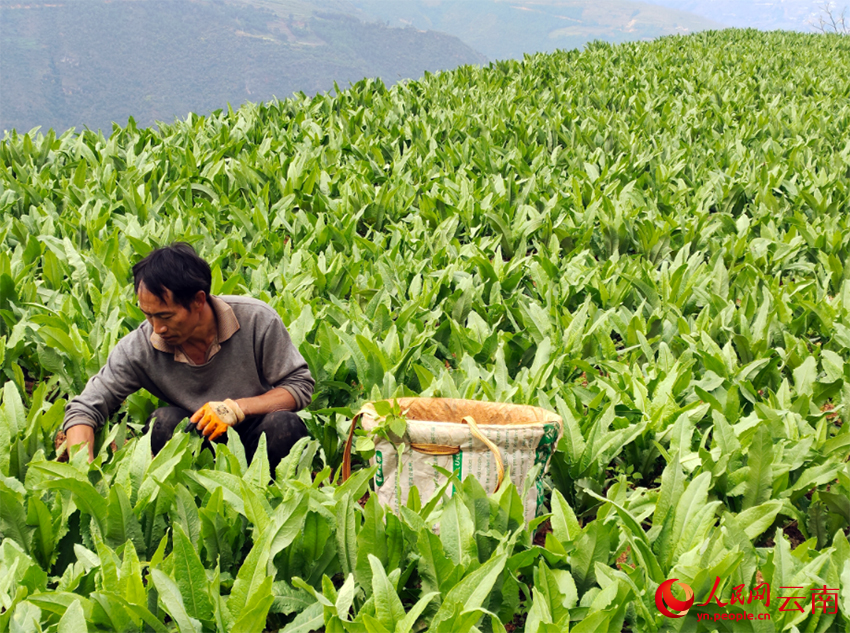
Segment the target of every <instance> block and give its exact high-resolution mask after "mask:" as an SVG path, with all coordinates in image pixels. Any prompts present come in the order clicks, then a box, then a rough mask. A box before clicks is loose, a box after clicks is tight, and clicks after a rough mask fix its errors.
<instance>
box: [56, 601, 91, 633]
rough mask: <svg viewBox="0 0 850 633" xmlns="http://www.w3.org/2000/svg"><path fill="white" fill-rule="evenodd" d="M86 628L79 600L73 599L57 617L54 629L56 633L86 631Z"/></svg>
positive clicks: (82, 632)
mask: <svg viewBox="0 0 850 633" xmlns="http://www.w3.org/2000/svg"><path fill="white" fill-rule="evenodd" d="M88 630H89V628H88V624H87V623H86V617H85V615H84V614H83V606H82V605H81V604H80V601H79V600H75V601H74V602H72V603H71V605H70V606H69V607H68V608H67V609H66V610H65V613H64V614H63V615H62V617H61V618H59V626H58V628H57V629H56V631H57V633H86V631H88Z"/></svg>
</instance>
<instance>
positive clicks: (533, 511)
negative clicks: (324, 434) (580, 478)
mask: <svg viewBox="0 0 850 633" xmlns="http://www.w3.org/2000/svg"><path fill="white" fill-rule="evenodd" d="M398 404H399V406H400V407H401V410H402V411H404V412H405V417H406V418H407V429H406V431H405V433H404V437H402V438H398V437H394V438H393V439H394V440H396V443H401V442H403V443H404V444H405V446H404V450H403V453H402V464H401V468H399V466H398V450H397V448H396V446H395V445H393V444H392V443H390V442H388V441H387V440H386V439H384V438H382V437H380V436H374V440H375V456H374V457H373V458H372V460H371V463H372V464H373V465H377V466H378V470H377V473H376V474H375V488H376V490H377V493H378V500H379V501H380V502H381V503H382V504H384V505H389V506H391V507H392V508H393V509H395V510H396V511H398V509H399V506H400V505H404V504H406V503H407V496H408V494H409V492H410V489H411V488H412V487H413V486H416V488H417V489H418V491H419V497H420V499H421V500H422V503H427V501H428V500H429V499H430V498H431V497H432V496H433V494H434V493H435V492H436V491H437V490H438V489H439V488H440V486H441V485H442V484H443V483H444V482H445V477H444V476H443V475H442V474H440V473H439V472H438V471H437V470H436V469H435V468H434V467H435V466H439V467H441V468H444V469H446V470H448V471H454V472H455V473H457V475H458V477H459V478H460V479H461V480H463V479H464V478H465V477H468V476H469V475H474V476H475V477H476V478H477V479H478V481H479V483H481V485H482V486H483V487H484V489H485V490H487V492H495V491H496V490H498V489H499V487H500V486H501V484H502V479H503V477H504V473H505V468H506V467H508V468H509V472H510V477H511V480H512V481H513V483H514V484H515V485H516V487H517V489H518V490H519V491H520V493H521V492H522V488H523V484H524V482H525V479H526V476H527V475H528V472H529V471H530V470H531V469H532V468H533V467H534V466H535V465H537V464H541V465H542V468H541V470H540V472H539V474H538V475H537V478H536V480H535V485H534V486H532V487H531V489H530V490H529V491H528V495H527V497H526V498H525V499H523V505H524V510H525V518H526V521H530V520H531V519H533V518H534V517H535V516H536V515H537V514H538V512H539V511H541V506H542V505H543V502H544V497H543V474H544V473H545V472H546V468H547V467H548V465H549V460H550V458H551V456H552V453H553V452H554V450H555V447H556V446H557V444H558V440H559V439H560V437H561V433H562V432H563V423H562V421H561V419H560V418H559V417H558V416H557V415H556V414H554V413H552V412H551V411H547V410H545V409H541V408H539V407H532V406H529V405H517V404H506V403H493V402H479V401H476V400H458V399H452V398H398ZM358 419H359V420H360V422H361V424H362V426H363V428H364V429H365V430H366V431H372V430H373V429H374V428H375V427H376V426H377V425H378V424H379V423H380V420H381V417H380V416H379V415H378V413H377V412H376V410H375V406H374V405H373V404H372V403H367V404H365V405H364V406H363V407H362V408H361V409H360V411H359V412H358V413H357V415H355V416H354V419H353V420H352V423H351V430H350V432H349V435H348V441H347V442H346V445H345V453H344V456H343V466H342V468H343V480H346V479H347V478H348V476H349V475H350V473H351V445H352V441H353V439H354V429H355V427H356V425H357V421H358ZM397 490H400V492H401V499H399V498H398V494H397ZM450 492H451V490H450Z"/></svg>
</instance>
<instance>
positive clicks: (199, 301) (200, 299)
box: [192, 290, 207, 310]
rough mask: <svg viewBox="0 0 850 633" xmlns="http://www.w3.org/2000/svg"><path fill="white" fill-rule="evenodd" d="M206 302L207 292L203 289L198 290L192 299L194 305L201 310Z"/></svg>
mask: <svg viewBox="0 0 850 633" xmlns="http://www.w3.org/2000/svg"><path fill="white" fill-rule="evenodd" d="M206 302H207V293H206V292H204V291H203V290H198V292H196V293H195V297H194V298H193V299H192V305H193V306H194V307H195V308H197V309H198V310H201V309H202V308H203V307H204V304H205V303H206Z"/></svg>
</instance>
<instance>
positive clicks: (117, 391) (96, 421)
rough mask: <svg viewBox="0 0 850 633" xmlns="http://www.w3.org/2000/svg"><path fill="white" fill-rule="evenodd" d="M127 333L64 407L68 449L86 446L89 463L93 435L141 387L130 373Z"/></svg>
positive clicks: (130, 352) (132, 361)
mask: <svg viewBox="0 0 850 633" xmlns="http://www.w3.org/2000/svg"><path fill="white" fill-rule="evenodd" d="M137 336H138V334H136V332H131V333H130V334H128V335H127V336H125V337H124V338H123V339H121V340H120V341H119V342H118V344H117V345H116V346H115V347H114V348H113V349H112V351H111V352H110V353H109V357H108V358H107V359H106V364H105V365H104V366H103V367H101V369H100V371H99V372H98V373H97V374H95V375H94V376H92V377H91V378H90V379H89V381H88V383H86V387H85V389H83V392H82V393H81V394H80V395H79V396H77V397H76V398H73V399H72V400H71V401H70V402H69V403H68V404H67V405H66V406H65V421H64V423H63V426H62V428H63V430H64V431H65V437H66V443H67V445H68V447H69V448H70V447H71V446H74V445H76V444H82V443H83V442H88V446H89V458H90V461H91V460H93V459H94V432H95V430H96V429H98V428H100V427H101V426H103V424H104V422H105V421H106V418H108V417H109V416H110V415H111V414H112V413H113V412H114V411H115V410H116V409H118V407H120V406H121V403H122V402H123V401H124V399H125V398H126V397H127V396H129V395H130V394H131V393H133V392H135V391H138V390H139V389H140V388H141V387H142V385H141V383H140V381H139V378H138V375H137V373H136V370H135V369H134V365H135V359H134V356H133V349H132V346H133V339H131V337H137Z"/></svg>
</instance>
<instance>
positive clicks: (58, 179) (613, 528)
mask: <svg viewBox="0 0 850 633" xmlns="http://www.w3.org/2000/svg"><path fill="white" fill-rule="evenodd" d="M848 67H850V41H848V40H847V39H841V38H838V37H819V36H807V35H800V34H785V33H771V34H764V33H756V32H749V31H747V32H740V31H738V32H736V31H727V32H721V33H704V34H699V35H695V36H690V37H675V38H665V39H662V40H659V41H656V42H653V43H635V44H627V45H622V46H616V47H612V46H607V45H598V46H591V47H589V48H588V49H587V50H585V51H584V52H581V53H579V52H568V53H559V54H555V55H551V56H543V55H540V56H535V57H530V58H527V59H526V60H525V61H524V62H503V63H497V64H494V65H491V66H490V67H489V68H486V69H473V68H461V69H459V70H457V71H454V72H451V73H446V74H442V75H438V76H430V75H429V76H426V77H425V78H424V79H423V80H421V81H419V82H411V83H408V84H405V85H399V86H396V87H394V88H393V89H392V90H387V89H385V88H384V87H383V86H382V85H380V84H376V83H373V82H369V81H364V82H361V83H359V84H357V85H356V86H354V87H352V88H351V89H349V90H346V91H344V92H341V93H340V94H338V95H337V96H334V97H331V96H319V97H316V98H314V99H307V98H301V99H294V100H288V101H284V102H279V103H271V104H266V105H247V106H244V107H242V108H240V109H239V110H238V111H230V110H228V111H226V112H221V113H218V114H215V115H213V116H210V117H208V118H201V117H195V116H190V117H189V118H188V119H187V120H185V121H181V122H176V123H175V124H173V125H161V126H160V130H159V131H153V130H146V129H145V130H140V129H136V127H135V126H134V125H132V123H131V125H129V126H128V127H126V128H123V129H121V128H116V129H114V130H113V133H112V135H111V136H110V137H109V138H104V137H102V136H98V135H96V134H93V133H91V132H84V133H81V134H79V135H73V134H70V133H69V134H64V135H62V136H61V137H57V136H56V135H55V134H54V133H53V132H48V133H46V134H41V133H38V134H29V135H24V134H20V133H18V134H15V133H13V134H12V135H11V136H8V137H7V138H6V139H4V140H3V141H2V143H0V156H1V157H2V161H1V162H0V242H2V244H3V249H2V250H0V316H2V320H0V367H2V371H3V372H4V373H5V380H7V382H6V383H5V387H4V388H3V390H2V408H0V412H1V414H0V446H2V449H0V475H1V476H2V478H0V532H2V536H3V541H2V545H0V630H6V629H11V630H13V631H16V632H17V631H21V632H30V631H45V632H46V631H51V632H52V631H58V632H60V633H64V632H65V631H82V630H85V628H86V627H88V630H90V631H94V630H118V631H135V630H153V631H180V632H181V633H188V632H190V631H191V632H197V631H202V630H203V631H207V630H210V631H211V630H220V631H225V630H226V631H240V632H247V631H255V632H260V631H263V630H265V629H272V630H276V629H278V628H280V627H286V628H285V629H284V630H285V631H287V632H288V633H292V632H296V631H297V632H305V633H306V632H307V631H310V630H313V629H318V628H321V627H325V630H326V631H348V632H358V633H359V632H368V633H373V632H384V631H388V632H399V633H402V632H407V631H418V630H421V629H424V628H428V629H429V630H433V631H452V632H455V633H457V632H466V631H476V630H477V631H482V632H490V631H504V630H506V629H507V630H521V629H522V628H523V627H524V630H526V631H529V632H530V633H537V632H539V633H551V632H554V631H565V630H566V629H567V627H568V626H569V630H571V631H574V632H576V633H583V632H596V631H612V632H613V631H621V630H629V631H660V630H688V631H695V630H715V629H718V630H734V631H749V630H752V631H788V630H790V631H807V632H812V633H814V632H825V631H845V630H850V626H848V625H849V624H850V545H848V540H847V534H848V528H850V467H848V461H847V460H848V455H850V409H848V407H847V405H848V402H850V382H848V381H850V363H848V360H850V315H849V314H848V311H850V281H848V279H850V264H848V262H850V215H848V213H847V211H848V208H850V207H848V199H850V137H848V135H847V130H848V129H850V103H848V100H847V95H848V94H850V75H848V74H847V72H846V69H847V68H848ZM177 239H182V240H187V241H189V242H191V243H193V244H194V245H195V246H196V248H197V249H198V250H199V252H200V253H201V255H202V256H204V257H205V258H207V259H208V261H210V262H211V265H212V267H213V277H214V288H213V291H214V292H215V293H219V294H227V293H231V294H250V295H251V296H254V297H258V298H260V299H263V300H265V301H267V302H269V303H270V304H271V305H273V306H274V307H275V308H276V309H277V310H278V312H279V313H280V315H281V316H282V317H283V319H284V322H285V323H287V324H288V326H289V329H290V332H291V334H292V338H293V340H294V341H295V343H296V344H297V345H298V346H299V348H300V350H301V352H302V354H303V355H304V357H305V358H306V359H307V361H308V363H309V365H310V367H311V369H312V372H313V374H314V376H315V377H316V379H317V390H316V398H315V401H314V403H313V405H312V406H311V407H310V409H309V411H308V412H307V413H306V414H305V418H306V419H307V422H308V426H309V428H310V430H311V434H312V436H313V439H312V440H310V441H309V442H307V443H302V444H301V445H299V446H298V447H297V450H295V451H293V453H292V455H291V456H290V458H289V459H288V460H286V461H285V462H284V463H282V464H281V466H280V467H279V468H278V469H277V472H276V473H269V472H268V463H267V462H265V461H264V460H262V459H256V460H255V461H254V462H253V463H251V464H250V465H249V464H247V463H246V460H245V456H244V452H243V450H242V448H241V446H240V444H239V442H238V438H237V437H236V436H232V437H230V440H229V443H228V445H227V446H224V445H221V446H218V447H217V455H216V456H215V458H213V456H212V455H210V453H209V452H208V451H204V452H202V451H201V450H200V440H199V439H198V438H197V437H195V436H193V435H189V434H183V433H180V434H177V435H179V437H175V439H174V440H172V442H171V443H170V444H169V445H168V446H167V447H166V449H165V450H164V451H163V452H162V453H160V454H159V455H158V456H157V457H156V458H155V459H151V455H150V450H149V448H150V445H149V439H148V438H146V437H138V434H137V431H138V429H139V428H140V425H141V423H142V422H143V421H144V419H145V417H146V415H147V414H148V413H149V412H150V411H151V410H152V409H153V408H155V406H156V403H155V402H153V401H152V398H151V397H150V396H148V395H146V394H137V395H135V396H133V397H130V398H129V399H128V400H127V402H126V404H125V406H124V407H122V409H121V411H120V412H119V413H118V414H117V415H116V417H115V418H114V419H113V420H112V424H111V425H110V427H109V428H108V429H106V430H105V431H104V432H103V434H102V436H101V437H99V440H98V442H99V444H98V451H99V452H98V457H97V459H96V460H95V462H94V463H93V464H91V465H89V464H87V462H86V458H85V456H84V455H82V454H77V455H76V456H75V457H73V458H72V459H71V461H70V462H68V463H58V462H56V461H55V460H54V457H55V449H54V434H55V432H56V430H57V428H58V427H59V425H60V424H61V419H62V409H63V405H64V402H65V400H66V399H67V398H68V397H70V396H71V395H73V394H75V393H78V392H79V391H80V390H81V388H82V387H83V385H84V384H85V381H86V380H87V378H88V376H89V375H91V374H92V373H94V372H96V371H97V370H98V369H99V367H100V366H101V365H102V364H103V363H104V362H105V360H106V357H107V354H108V352H109V350H110V349H111V348H112V346H113V345H114V344H115V342H116V341H117V340H118V339H119V338H120V337H121V336H122V335H123V334H125V333H126V332H128V331H129V330H130V329H132V328H134V327H136V326H137V325H138V324H139V323H141V321H142V318H143V317H142V314H141V313H140V311H139V310H138V308H137V307H136V306H135V302H134V297H133V294H132V287H131V284H130V283H129V277H128V274H129V268H130V266H131V265H132V263H133V262H134V261H135V260H136V259H137V258H138V257H140V256H141V255H143V254H145V253H146V252H147V251H148V250H149V249H151V248H152V247H155V246H158V245H164V244H167V243H169V242H171V241H173V240H177ZM412 394H416V395H419V394H421V395H433V396H442V397H462V398H476V399H486V400H492V401H511V402H516V403H529V404H534V405H538V406H542V407H545V408H548V409H550V410H552V411H556V412H558V413H559V414H560V416H561V417H562V418H563V420H564V421H565V433H564V437H563V439H562V441H561V443H560V445H559V446H558V451H557V452H556V453H555V455H554V457H553V462H552V465H551V469H550V473H549V476H548V477H547V500H548V502H549V505H550V507H551V514H552V516H551V520H550V521H549V523H547V524H546V525H551V530H549V529H544V528H543V527H541V525H540V521H542V520H543V519H540V520H538V521H535V522H532V523H531V524H527V523H526V522H525V520H524V517H523V513H522V508H521V503H520V494H521V490H522V487H523V485H524V482H515V484H516V487H514V486H507V487H504V488H502V490H500V491H499V492H498V493H497V494H496V495H491V496H489V497H488V495H487V493H486V492H485V491H484V490H483V489H482V488H481V486H480V485H478V484H477V482H475V480H474V479H472V478H468V479H466V480H465V481H464V484H463V486H456V494H455V495H454V496H453V497H451V499H450V500H449V499H448V498H447V499H446V500H444V501H443V502H440V499H439V498H437V499H435V500H434V501H433V502H430V503H429V502H428V500H423V502H422V503H421V504H420V503H418V502H417V501H415V500H414V501H411V502H410V504H409V507H404V508H402V509H401V511H400V512H399V513H398V514H396V513H393V512H390V511H389V510H386V509H384V508H382V507H380V505H379V504H378V503H377V501H376V499H375V498H374V497H369V500H368V502H366V503H365V505H362V506H361V505H360V504H358V500H361V497H363V496H364V493H366V492H367V490H368V488H369V485H370V477H371V475H372V471H371V470H369V469H368V468H361V469H360V470H358V471H356V473H355V476H354V477H353V478H352V479H351V480H349V481H348V482H347V483H345V484H343V485H340V482H339V480H338V477H337V475H338V468H339V465H340V461H341V438H342V437H344V434H345V433H346V431H347V425H348V420H349V415H350V413H351V411H352V410H354V409H356V407H357V406H359V404H360V403H361V402H363V401H365V400H370V399H379V398H389V397H392V396H398V395H412ZM357 444H358V447H359V449H360V451H361V456H360V457H361V465H362V464H363V463H364V462H363V458H365V457H368V456H369V449H370V440H369V438H367V437H360V438H359V439H358V443H357ZM7 447H8V448H7ZM262 453H263V451H262V450H259V451H258V452H257V454H258V455H261V454H262ZM270 477H271V478H273V479H274V483H273V484H271V485H266V482H268V481H269V478H270ZM447 484H448V482H447ZM517 489H519V491H520V492H518V491H517ZM435 525H440V526H441V529H440V531H439V535H436V534H435V533H434V531H433V529H432V528H433V527H434V526H435ZM538 528H540V529H538ZM668 578H678V579H680V581H682V582H685V583H687V584H688V585H690V586H691V587H692V588H693V591H694V593H695V596H696V599H697V602H698V603H702V602H704V601H706V599H707V598H708V597H709V595H710V594H711V592H712V588H714V589H715V590H716V591H715V594H714V595H715V596H716V598H718V599H719V600H717V601H714V600H712V601H711V603H710V604H709V605H707V606H704V607H699V608H696V607H695V608H694V609H692V610H691V613H689V615H688V616H687V617H685V618H681V619H671V618H667V617H665V616H663V615H662V614H661V613H660V612H659V610H658V609H657V608H656V603H655V594H656V589H657V588H658V587H659V585H660V584H661V583H662V582H663V581H665V579H668ZM716 583H719V584H716ZM764 583H767V584H768V585H769V587H770V590H771V591H772V593H771V594H769V599H768V600H765V599H764V597H763V595H762V597H761V598H759V595H758V593H757V592H754V593H750V590H751V589H753V588H756V587H757V586H758V585H762V594H763V593H764ZM789 587H790V588H792V589H790V590H788V589H785V588H789ZM794 587H797V588H798V589H796V590H794V589H793V588H794ZM821 588H823V589H822V590H821V593H819V594H818V596H819V597H818V599H817V600H816V599H815V598H814V594H813V593H812V592H813V590H815V589H821ZM827 589H828V590H829V591H828V592H827V591H826V590H827ZM794 591H796V594H798V595H800V596H802V599H801V602H800V603H799V604H802V605H803V606H804V607H805V608H803V609H797V610H793V605H794V604H795V603H794V602H791V603H790V604H791V605H792V608H788V607H787V604H789V603H788V602H785V604H786V607H784V608H782V605H783V600H782V599H780V596H782V595H787V594H789V592H791V593H794ZM736 595H737V596H743V604H742V601H741V600H734V599H732V597H733V596H736ZM747 598H749V600H747ZM720 601H722V603H724V605H725V606H720ZM730 602H731V604H727V603H730ZM697 612H699V613H709V614H712V618H713V614H725V613H727V612H728V613H731V614H737V613H744V612H749V613H751V614H759V613H768V614H770V616H771V619H770V620H764V619H753V620H746V619H745V620H743V621H737V622H734V623H732V622H729V621H727V620H718V621H717V622H714V621H712V622H707V621H699V622H698V621H697V615H696V613H697Z"/></svg>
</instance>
